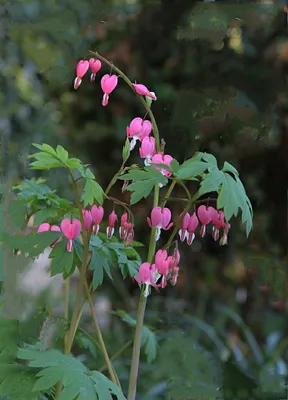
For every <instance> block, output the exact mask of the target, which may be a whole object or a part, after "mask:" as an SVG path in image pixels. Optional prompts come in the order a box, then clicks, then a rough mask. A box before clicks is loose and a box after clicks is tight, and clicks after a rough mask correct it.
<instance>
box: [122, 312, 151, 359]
mask: <svg viewBox="0 0 288 400" xmlns="http://www.w3.org/2000/svg"><path fill="white" fill-rule="evenodd" d="M116 315H118V316H119V317H120V318H121V319H122V321H124V322H126V323H127V324H128V325H129V326H132V327H133V328H134V327H136V320H135V319H134V318H132V317H131V316H130V315H128V314H127V313H126V312H125V311H123V310H117V311H116ZM142 347H144V351H145V354H146V357H147V362H148V363H151V362H153V361H154V360H155V358H156V356H157V339H156V336H155V333H154V332H152V331H151V329H150V328H148V326H144V327H143V328H142Z"/></svg>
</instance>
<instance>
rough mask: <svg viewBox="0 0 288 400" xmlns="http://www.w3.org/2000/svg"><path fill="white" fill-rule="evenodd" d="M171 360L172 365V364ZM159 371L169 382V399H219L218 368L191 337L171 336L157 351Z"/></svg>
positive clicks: (219, 376) (215, 362)
mask: <svg viewBox="0 0 288 400" xmlns="http://www.w3.org/2000/svg"><path fill="white" fill-rule="evenodd" d="M171 360H173V363H172V364H171ZM158 368H159V371H161V375H162V379H163V375H164V377H165V378H166V379H167V380H168V379H169V383H168V388H167V389H168V398H169V399H171V400H172V399H175V400H176V399H177V400H180V399H181V400H186V399H216V398H219V399H220V398H221V399H222V396H221V392H220V391H219V388H220V387H221V386H222V380H223V379H222V376H221V373H220V371H221V367H220V365H219V364H218V362H217V360H216V359H215V358H214V356H213V355H212V354H211V353H209V352H207V351H206V350H205V349H204V348H202V347H200V346H197V345H196V344H195V343H193V340H191V336H188V335H187V336H184V335H183V334H182V333H178V332H175V333H173V332H170V334H169V336H168V338H167V339H166V340H165V342H164V343H163V344H162V346H161V347H160V351H159V358H158Z"/></svg>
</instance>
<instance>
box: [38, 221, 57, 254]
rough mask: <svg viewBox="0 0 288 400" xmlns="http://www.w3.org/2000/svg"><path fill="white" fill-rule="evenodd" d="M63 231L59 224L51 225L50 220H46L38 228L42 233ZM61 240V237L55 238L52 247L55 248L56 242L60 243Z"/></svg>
mask: <svg viewBox="0 0 288 400" xmlns="http://www.w3.org/2000/svg"><path fill="white" fill-rule="evenodd" d="M48 231H51V232H61V229H60V228H59V226H57V225H50V224H48V222H44V223H43V224H41V225H39V227H38V229H37V233H41V232H48ZM59 240H60V238H57V239H55V240H54V241H53V242H52V243H51V244H50V247H51V248H53V247H54V246H55V245H56V243H58V242H59Z"/></svg>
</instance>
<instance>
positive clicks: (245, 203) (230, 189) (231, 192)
mask: <svg viewBox="0 0 288 400" xmlns="http://www.w3.org/2000/svg"><path fill="white" fill-rule="evenodd" d="M218 193H219V196H218V200H217V207H218V208H223V210H224V214H225V217H226V219H227V220H228V221H229V219H230V218H231V217H232V216H233V215H235V217H236V216H237V214H238V209H239V208H240V209H241V211H242V223H243V224H246V234H247V236H248V235H249V233H250V231H251V229H252V215H253V210H252V205H251V202H250V200H249V198H248V197H247V195H246V191H245V189H244V186H243V184H242V182H241V181H240V179H239V178H238V176H236V177H235V179H234V178H232V176H231V175H230V174H227V173H224V175H223V180H222V183H221V186H220V189H219V192H218Z"/></svg>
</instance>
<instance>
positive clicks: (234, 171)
mask: <svg viewBox="0 0 288 400" xmlns="http://www.w3.org/2000/svg"><path fill="white" fill-rule="evenodd" d="M222 171H224V172H231V173H232V174H233V175H234V176H239V172H238V171H237V169H236V168H235V167H233V165H231V164H229V163H228V162H227V161H225V162H224V165H223V168H222Z"/></svg>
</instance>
